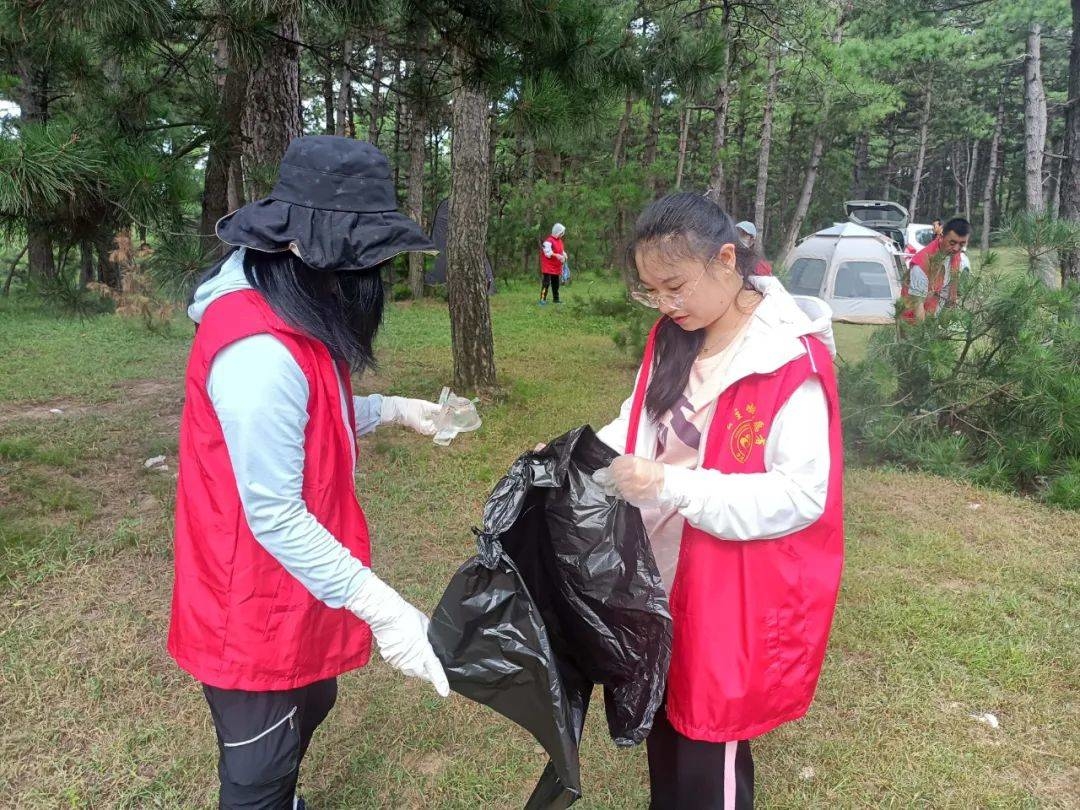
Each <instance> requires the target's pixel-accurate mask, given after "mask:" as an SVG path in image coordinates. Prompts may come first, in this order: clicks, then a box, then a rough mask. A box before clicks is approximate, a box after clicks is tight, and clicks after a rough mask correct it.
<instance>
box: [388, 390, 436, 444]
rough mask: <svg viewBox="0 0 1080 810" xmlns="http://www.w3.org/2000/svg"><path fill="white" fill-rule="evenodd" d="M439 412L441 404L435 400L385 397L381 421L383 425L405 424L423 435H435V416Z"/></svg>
mask: <svg viewBox="0 0 1080 810" xmlns="http://www.w3.org/2000/svg"><path fill="white" fill-rule="evenodd" d="M438 413H439V406H438V405H436V404H435V403H434V402H428V401H427V400H423V399H408V398H406V397H383V402H382V414H381V416H380V417H379V422H380V424H383V425H389V424H394V425H404V426H405V427H408V428H412V429H413V430H415V431H416V432H417V433H419V434H420V435H421V436H434V435H435V432H436V427H435V417H436V416H437V415H438Z"/></svg>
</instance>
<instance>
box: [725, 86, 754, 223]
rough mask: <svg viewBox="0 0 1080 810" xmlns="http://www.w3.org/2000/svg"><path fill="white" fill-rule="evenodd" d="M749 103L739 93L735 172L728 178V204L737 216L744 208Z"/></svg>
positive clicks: (742, 94)
mask: <svg viewBox="0 0 1080 810" xmlns="http://www.w3.org/2000/svg"><path fill="white" fill-rule="evenodd" d="M748 107H749V105H748V104H747V103H746V94H745V93H740V94H739V114H738V116H737V120H738V122H739V123H738V124H736V126H735V143H736V144H737V145H738V148H737V150H736V154H737V157H736V158H735V172H734V173H733V174H732V175H731V177H730V178H728V181H727V183H728V188H729V193H728V195H727V196H728V206H729V208H730V210H731V211H732V212H735V211H738V212H740V214H739V218H742V213H741V212H742V211H745V210H746V207H747V206H746V205H744V200H743V187H744V186H745V185H746V183H745V182H744V180H743V178H744V176H745V172H746V152H747V149H746V124H747V121H746V118H747V108H748ZM729 117H730V114H729Z"/></svg>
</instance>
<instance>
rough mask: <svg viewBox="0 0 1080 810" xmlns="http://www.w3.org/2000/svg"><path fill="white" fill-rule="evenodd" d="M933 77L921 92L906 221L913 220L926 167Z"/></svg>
mask: <svg viewBox="0 0 1080 810" xmlns="http://www.w3.org/2000/svg"><path fill="white" fill-rule="evenodd" d="M933 85H934V81H933V77H931V78H930V79H929V80H928V81H927V83H926V90H925V91H924V93H923V108H922V115H921V116H920V117H919V156H918V157H917V158H916V159H915V176H914V177H913V178H912V181H911V202H910V203H908V222H915V221H916V220H917V219H918V217H916V215H915V214H916V210H917V209H918V206H919V189H920V188H921V187H922V178H923V170H924V169H925V168H926V144H927V142H928V141H929V139H930V101H931V99H932V98H933Z"/></svg>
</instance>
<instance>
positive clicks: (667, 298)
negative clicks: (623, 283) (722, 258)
mask: <svg viewBox="0 0 1080 810" xmlns="http://www.w3.org/2000/svg"><path fill="white" fill-rule="evenodd" d="M714 258H715V257H714ZM711 264H712V259H709V261H708V262H707V263H706V264H705V267H703V268H702V270H701V272H700V273H699V274H698V277H697V278H696V279H694V283H693V284H691V285H690V291H689V292H687V293H682V292H677V293H674V294H672V295H667V294H665V293H651V292H646V291H645V290H641V289H637V290H632V291H631V292H630V297H631V298H633V299H634V300H635V301H637V302H638V303H639V304H642V305H644V306H647V307H648V308H649V309H660V307H668V308H670V309H683V308H684V307H685V306H686V299H688V298H689V297H690V296H691V295H693V294H694V291H695V290H696V289H697V286H698V282H700V281H701V277H702V276H704V275H705V272H706V271H707V270H708V269H709V266H710V265H711Z"/></svg>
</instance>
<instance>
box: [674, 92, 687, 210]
mask: <svg viewBox="0 0 1080 810" xmlns="http://www.w3.org/2000/svg"><path fill="white" fill-rule="evenodd" d="M689 127H690V109H689V107H688V106H687V105H686V104H683V110H682V115H681V116H680V124H679V165H678V167H677V168H676V169H675V190H676V191H679V190H680V189H681V188H682V178H683V169H684V168H686V138H687V135H688V129H689Z"/></svg>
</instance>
